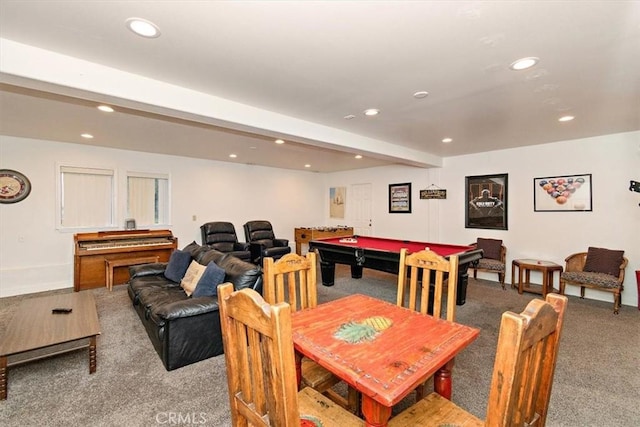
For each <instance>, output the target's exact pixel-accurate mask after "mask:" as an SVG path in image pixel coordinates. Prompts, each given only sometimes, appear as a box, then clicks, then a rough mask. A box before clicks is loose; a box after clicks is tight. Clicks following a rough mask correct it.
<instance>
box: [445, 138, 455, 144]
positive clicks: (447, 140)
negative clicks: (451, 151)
mask: <svg viewBox="0 0 640 427" xmlns="http://www.w3.org/2000/svg"><path fill="white" fill-rule="evenodd" d="M452 141H453V139H451V138H444V139H443V140H442V142H444V143H445V144H448V143H450V142H452Z"/></svg>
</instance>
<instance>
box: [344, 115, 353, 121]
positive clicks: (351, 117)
mask: <svg viewBox="0 0 640 427" xmlns="http://www.w3.org/2000/svg"><path fill="white" fill-rule="evenodd" d="M355 118H356V116H354V115H353V114H347V115H346V116H344V117H343V119H345V120H351V119H355Z"/></svg>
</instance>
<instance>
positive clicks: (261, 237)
mask: <svg viewBox="0 0 640 427" xmlns="http://www.w3.org/2000/svg"><path fill="white" fill-rule="evenodd" d="M244 236H245V238H246V240H247V243H249V245H250V246H249V250H250V251H251V262H253V263H255V264H262V259H263V258H264V257H270V258H273V259H274V260H277V259H280V257H282V256H283V255H286V254H288V253H290V252H291V248H290V247H289V240H288V239H277V238H276V236H275V234H274V233H273V227H272V226H271V223H270V222H269V221H249V222H247V223H246V224H244Z"/></svg>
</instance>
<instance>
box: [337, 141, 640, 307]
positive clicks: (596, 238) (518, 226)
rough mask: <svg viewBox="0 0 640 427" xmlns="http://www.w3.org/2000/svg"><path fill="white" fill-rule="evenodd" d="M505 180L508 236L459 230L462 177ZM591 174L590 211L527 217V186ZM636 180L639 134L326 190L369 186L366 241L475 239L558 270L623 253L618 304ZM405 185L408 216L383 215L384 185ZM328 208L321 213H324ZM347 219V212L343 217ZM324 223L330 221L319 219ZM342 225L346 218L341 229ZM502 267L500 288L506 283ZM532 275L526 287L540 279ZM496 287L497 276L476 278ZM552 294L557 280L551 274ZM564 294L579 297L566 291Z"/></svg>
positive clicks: (631, 244)
mask: <svg viewBox="0 0 640 427" xmlns="http://www.w3.org/2000/svg"><path fill="white" fill-rule="evenodd" d="M494 173H495V174H499V173H508V174H509V182H508V186H509V188H508V228H509V229H508V230H505V231H502V230H481V229H471V228H465V226H464V212H465V211H464V209H465V208H464V207H465V201H464V197H465V193H464V186H465V176H470V175H485V174H494ZM586 173H590V174H592V186H593V211H592V212H534V211H533V179H534V178H538V177H545V176H556V175H572V174H586ZM630 180H635V181H638V180H640V132H630V133H622V134H615V135H606V136H601V137H595V138H586V139H580V140H573V141H563V142H558V143H553V144H545V145H537V146H531V147H525V148H517V149H510V150H501V151H494V152H488V153H482V154H475V155H467V156H458V157H450V158H446V159H445V162H444V167H443V168H441V169H416V168H409V167H386V168H372V169H365V170H359V171H350V172H340V173H333V174H328V175H327V176H326V189H325V192H327V193H328V188H329V187H334V186H346V187H347V205H348V203H349V190H348V187H349V186H350V185H352V184H357V183H365V182H367V183H371V184H372V187H373V193H374V194H373V218H372V220H373V230H372V234H373V235H376V236H384V237H391V238H399V239H410V240H418V241H425V242H444V243H456V244H466V243H470V242H473V241H475V239H476V238H477V237H478V236H481V237H491V238H498V239H502V240H503V241H504V243H505V245H506V246H507V263H508V265H509V266H510V264H511V260H513V259H515V258H540V259H545V260H550V261H553V262H556V263H558V264H560V265H563V266H564V259H565V257H566V256H568V255H569V254H572V253H575V252H581V251H586V250H587V248H588V247H589V246H599V247H606V248H610V249H623V250H624V251H625V256H626V257H627V258H628V259H629V265H628V267H627V269H626V276H625V282H624V288H625V290H624V292H623V293H622V303H623V304H625V305H632V306H635V305H636V304H637V301H638V300H637V286H636V278H635V271H636V270H640V206H638V204H639V203H640V194H639V193H635V192H631V191H629V181H630ZM402 182H411V183H412V193H413V194H412V205H413V206H412V211H413V212H412V213H411V214H389V213H388V199H387V197H388V196H387V194H388V184H391V183H402ZM432 184H434V185H436V186H438V187H441V188H444V189H446V190H447V199H446V200H420V198H419V190H421V189H426V188H428V187H429V186H430V185H432ZM326 211H327V209H326V208H325V212H326ZM348 212H349V209H348V206H347V213H348ZM325 221H326V222H329V221H334V222H335V220H329V219H328V218H326V219H325ZM345 222H346V223H348V219H347V220H345V221H342V222H340V223H345ZM509 272H510V268H508V274H507V281H508V282H509V281H510V274H509ZM535 273H536V272H533V273H532V281H534V282H537V283H540V282H541V278H540V277H536V275H535ZM480 277H484V278H487V279H490V280H496V275H490V274H484V273H480ZM555 283H556V287H557V283H558V278H557V274H556V278H555ZM567 293H568V294H571V295H577V294H578V288H575V287H568V288H567ZM586 296H587V298H593V299H600V300H605V301H613V299H612V296H611V294H609V293H605V292H599V291H590V290H587V294H586Z"/></svg>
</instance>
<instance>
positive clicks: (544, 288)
mask: <svg viewBox="0 0 640 427" xmlns="http://www.w3.org/2000/svg"><path fill="white" fill-rule="evenodd" d="M552 274H553V272H552V271H549V270H545V272H544V274H543V275H542V298H546V297H547V292H549V276H550V275H552Z"/></svg>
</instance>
